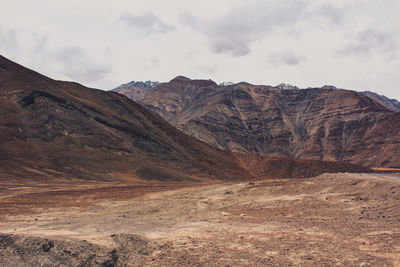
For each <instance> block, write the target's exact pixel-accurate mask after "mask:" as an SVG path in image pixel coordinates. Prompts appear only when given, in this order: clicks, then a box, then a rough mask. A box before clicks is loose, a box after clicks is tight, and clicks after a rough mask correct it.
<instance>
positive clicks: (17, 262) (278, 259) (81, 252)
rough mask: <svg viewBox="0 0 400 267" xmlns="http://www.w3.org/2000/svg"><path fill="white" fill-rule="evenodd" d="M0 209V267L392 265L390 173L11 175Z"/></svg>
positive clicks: (396, 230)
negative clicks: (117, 177) (59, 178)
mask: <svg viewBox="0 0 400 267" xmlns="http://www.w3.org/2000/svg"><path fill="white" fill-rule="evenodd" d="M0 214H1V216H0V233H2V234H0V266H23V265H24V263H29V265H35V266H71V265H76V266H79V265H84V266H277V265H279V266H400V176H399V175H395V174H324V175H321V176H319V177H316V178H302V179H280V180H265V181H255V182H241V183H237V182H236V183H233V182H232V183H213V184H178V183H162V184H157V183H151V184H149V183H147V184H143V183H140V182H136V183H133V182H132V183H129V184H107V183H103V184H96V183H81V182H80V183H78V182H77V181H75V182H70V181H64V182H58V183H54V184H48V183H46V184H38V183H31V184H30V183H26V184H24V185H21V184H20V183H17V182H15V183H12V182H10V183H8V184H7V183H2V185H1V186H0ZM46 246H47V247H48V248H49V249H48V251H45V250H47V249H46Z"/></svg>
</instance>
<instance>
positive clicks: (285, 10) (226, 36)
mask: <svg viewBox="0 0 400 267" xmlns="http://www.w3.org/2000/svg"><path fill="white" fill-rule="evenodd" d="M306 8H307V2H306V1H302V0H299V1H290V0H286V1H275V2H272V3H260V4H256V5H248V6H244V7H241V8H236V9H233V10H231V11H230V12H228V13H226V14H225V15H223V16H220V17H218V18H215V19H212V20H208V21H203V20H200V19H197V18H195V17H193V16H191V15H190V14H183V15H182V16H181V22H182V23H183V24H185V25H188V26H190V27H192V28H194V29H195V30H197V31H199V32H201V33H203V34H204V35H206V36H207V37H208V38H209V41H210V45H211V48H212V50H213V51H214V52H215V53H226V54H231V55H233V56H244V55H247V54H248V53H250V50H251V49H250V45H251V43H253V42H255V41H257V40H261V39H264V38H265V37H267V36H268V35H270V34H271V33H272V32H273V31H274V30H278V29H282V28H283V29H287V30H293V29H292V28H293V27H295V25H296V23H297V22H298V21H299V20H300V19H301V17H302V14H303V13H304V11H305V10H306Z"/></svg>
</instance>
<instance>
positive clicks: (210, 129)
mask: <svg viewBox="0 0 400 267" xmlns="http://www.w3.org/2000/svg"><path fill="white" fill-rule="evenodd" d="M140 103H141V104H142V105H144V106H145V107H146V108H148V109H150V110H153V111H155V112H156V113H158V114H159V115H161V116H162V117H163V118H165V119H166V120H167V121H169V122H170V123H171V124H173V125H174V126H176V127H177V128H179V129H181V130H183V131H184V132H186V133H187V134H189V135H191V136H194V137H195V138H197V139H199V140H201V141H204V142H206V143H208V144H211V145H213V146H215V147H218V148H221V149H225V150H229V151H236V152H243V153H250V154H257V155H262V156H267V157H291V158H301V159H317V160H333V161H344V162H351V163H356V164H365V165H368V166H383V167H399V166H400V153H398V152H399V151H400V113H398V112H395V111H394V110H393V109H391V108H388V107H387V106H386V105H385V104H384V102H382V101H380V102H378V101H376V100H374V99H373V98H370V97H367V96H365V95H364V94H362V93H358V92H354V91H350V90H339V89H326V88H315V89H303V90H281V89H279V88H276V87H271V86H256V85H251V84H247V83H239V84H236V85H231V86H217V85H216V84H215V83H204V84H203V83H198V82H196V81H192V80H190V79H187V78H186V79H178V82H177V81H176V79H174V80H172V81H171V82H169V83H164V84H160V85H158V86H157V87H156V88H155V90H154V92H152V93H151V94H148V95H147V96H146V97H145V98H143V99H142V100H141V101H140Z"/></svg>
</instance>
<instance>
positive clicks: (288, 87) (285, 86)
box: [276, 83, 299, 90]
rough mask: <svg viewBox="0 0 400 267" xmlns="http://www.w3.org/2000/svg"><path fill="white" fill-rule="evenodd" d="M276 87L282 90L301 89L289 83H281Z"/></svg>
mask: <svg viewBox="0 0 400 267" xmlns="http://www.w3.org/2000/svg"><path fill="white" fill-rule="evenodd" d="M276 87H277V88H279V89H281V90H299V87H297V86H294V85H291V84H287V83H281V84H279V85H277V86H276Z"/></svg>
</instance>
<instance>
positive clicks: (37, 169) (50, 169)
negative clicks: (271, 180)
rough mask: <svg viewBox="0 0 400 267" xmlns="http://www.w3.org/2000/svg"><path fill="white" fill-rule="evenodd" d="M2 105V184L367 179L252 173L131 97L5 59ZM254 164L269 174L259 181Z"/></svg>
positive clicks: (309, 171)
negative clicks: (22, 181)
mask: <svg viewBox="0 0 400 267" xmlns="http://www.w3.org/2000/svg"><path fill="white" fill-rule="evenodd" d="M175 82H176V83H182V84H186V82H184V79H177V80H176V81H175ZM207 84H211V82H210V81H206V82H203V83H200V85H202V86H207ZM0 103H1V105H0V180H7V181H13V180H18V179H36V180H37V179H40V180H43V181H46V180H48V179H60V178H67V179H74V178H80V179H91V180H99V179H101V180H136V179H158V180H167V181H170V180H184V181H192V180H199V179H200V180H202V179H207V180H208V179H225V180H235V179H243V178H248V177H254V178H255V177H259V178H268V177H276V170H273V169H278V172H279V173H280V174H279V175H286V177H289V176H294V177H296V176H299V175H307V176H312V175H316V174H319V173H322V172H336V171H368V169H366V168H363V167H360V166H353V165H346V164H334V163H324V162H310V163H308V162H306V163H304V162H299V161H295V160H283V159H269V160H268V159H258V158H256V157H254V158H253V159H251V162H252V164H253V165H249V164H250V163H249V162H250V160H246V162H244V161H243V159H242V157H241V155H236V154H234V153H231V152H227V151H223V150H219V149H216V148H214V147H212V146H210V145H208V144H206V143H203V142H201V141H198V140H196V139H194V138H193V137H190V136H188V135H186V134H185V133H183V132H181V131H180V130H178V129H176V128H175V127H173V126H172V125H170V124H169V123H167V122H166V121H165V120H164V119H162V118H161V117H160V116H158V115H156V114H154V113H153V112H150V111H148V110H147V109H145V108H144V107H142V106H141V105H139V104H137V103H135V102H134V101H132V100H130V99H128V98H127V97H126V96H123V95H121V94H118V93H115V92H105V91H101V90H96V89H90V88H87V87H84V86H82V85H80V84H77V83H74V82H63V81H56V80H53V79H50V78H48V77H45V76H43V75H41V74H39V73H36V72H34V71H32V70H29V69H27V68H24V67H22V66H20V65H18V64H16V63H14V62H12V61H10V60H8V59H6V58H4V57H2V56H0ZM264 161H267V162H268V163H267V162H266V163H264ZM282 163H284V164H282ZM254 164H258V165H260V164H261V165H262V166H265V168H263V169H262V170H263V171H262V170H260V171H259V172H257V173H256V172H254V171H253V169H252V168H253V166H254ZM285 164H286V165H285ZM288 164H289V165H288ZM284 165H285V166H286V167H285V168H286V169H282V168H281V167H280V166H284ZM271 166H273V167H271ZM288 166H291V168H288ZM267 167H268V169H266V168H267ZM280 177H282V176H280Z"/></svg>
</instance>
